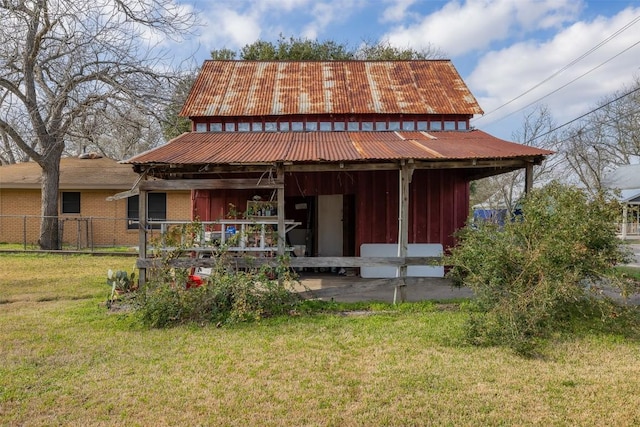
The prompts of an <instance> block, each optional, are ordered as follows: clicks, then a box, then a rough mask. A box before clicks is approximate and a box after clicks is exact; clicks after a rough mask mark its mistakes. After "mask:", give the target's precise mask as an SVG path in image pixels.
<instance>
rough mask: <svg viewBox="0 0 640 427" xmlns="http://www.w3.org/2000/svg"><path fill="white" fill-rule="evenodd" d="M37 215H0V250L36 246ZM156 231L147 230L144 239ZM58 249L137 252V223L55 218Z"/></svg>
mask: <svg viewBox="0 0 640 427" xmlns="http://www.w3.org/2000/svg"><path fill="white" fill-rule="evenodd" d="M42 218H43V217H41V216H38V215H0V249H8V250H20V249H22V250H35V249H39V245H38V239H39V236H40V223H41V222H42ZM159 232H160V230H149V233H150V234H148V238H153V235H154V234H156V233H157V234H159ZM58 233H59V235H60V236H61V239H60V246H59V247H58V249H60V250H77V251H100V250H105V249H109V250H119V251H125V252H126V251H134V252H135V251H137V247H138V239H139V233H138V222H137V221H132V220H130V219H128V218H106V217H82V216H78V217H73V216H59V217H58Z"/></svg>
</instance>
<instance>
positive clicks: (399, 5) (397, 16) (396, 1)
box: [380, 0, 416, 23]
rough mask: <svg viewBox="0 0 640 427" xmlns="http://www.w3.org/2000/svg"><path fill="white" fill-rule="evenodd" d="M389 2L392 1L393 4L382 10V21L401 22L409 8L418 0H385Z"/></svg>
mask: <svg viewBox="0 0 640 427" xmlns="http://www.w3.org/2000/svg"><path fill="white" fill-rule="evenodd" d="M385 1H386V2H387V3H391V6H389V7H387V8H386V9H385V10H384V11H383V12H382V17H381V18H380V22H383V23H384V22H400V21H402V20H404V19H405V18H406V16H407V9H409V7H411V6H412V5H413V4H414V3H415V2H416V0H385Z"/></svg>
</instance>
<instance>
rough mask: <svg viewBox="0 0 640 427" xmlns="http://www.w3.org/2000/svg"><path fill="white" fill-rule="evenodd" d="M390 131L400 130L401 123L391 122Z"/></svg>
mask: <svg viewBox="0 0 640 427" xmlns="http://www.w3.org/2000/svg"><path fill="white" fill-rule="evenodd" d="M389 130H400V122H389Z"/></svg>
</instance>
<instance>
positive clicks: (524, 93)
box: [475, 15, 640, 123]
mask: <svg viewBox="0 0 640 427" xmlns="http://www.w3.org/2000/svg"><path fill="white" fill-rule="evenodd" d="M638 21H640V15H639V16H637V17H636V18H634V19H632V20H631V21H630V22H628V23H627V24H626V25H624V26H623V27H622V28H620V29H618V30H617V31H616V32H614V33H613V34H611V35H610V36H609V37H607V38H606V39H604V40H602V41H601V42H600V43H598V44H597V45H595V46H594V47H592V48H591V49H589V50H588V51H586V52H585V53H583V54H582V55H580V56H579V57H577V58H576V59H574V60H573V61H571V62H570V63H568V64H567V65H565V66H564V67H562V68H561V69H559V70H558V71H556V72H555V73H553V74H551V75H550V76H549V77H547V78H545V79H544V80H542V81H541V82H540V83H538V84H536V85H534V86H532V87H531V88H529V89H527V90H526V91H524V92H523V93H521V94H520V95H518V96H516V97H515V98H512V99H511V100H509V101H507V102H505V103H504V104H502V105H500V106H499V107H497V108H495V109H493V110H491V111H489V112H488V113H485V114H484V115H483V116H481V117H478V118H477V119H475V121H477V120H482V119H483V118H485V117H487V116H489V115H491V114H493V113H495V112H496V111H499V110H500V109H502V108H504V107H506V106H507V105H509V104H511V103H513V102H515V101H517V100H518V99H520V98H522V97H523V96H525V95H527V94H529V93H530V92H532V91H533V90H535V89H537V88H538V87H540V86H542V85H543V84H545V83H546V82H548V81H549V80H551V79H553V78H554V77H556V76H558V75H559V74H561V73H563V72H564V71H566V70H567V69H569V68H570V67H572V66H573V65H575V64H576V63H578V62H579V61H581V60H582V59H584V58H586V57H587V56H589V55H590V54H592V53H593V52H595V51H596V50H598V49H599V48H601V47H602V46H604V45H605V44H607V43H608V42H610V41H611V40H613V39H614V38H616V37H617V36H619V35H620V34H621V33H622V32H624V31H625V30H627V29H628V28H629V27H631V26H632V25H634V24H636V23H637V22H638ZM627 50H628V49H627ZM573 81H575V80H573ZM573 81H571V82H570V83H573ZM565 86H566V85H565ZM565 86H563V87H565ZM560 89H561V88H560ZM552 93H555V91H554V92H551V93H550V94H552ZM550 94H547V95H546V96H549V95H550ZM543 98H544V97H543ZM536 102H537V101H536ZM529 105H531V104H529ZM529 105H528V106H529ZM528 106H527V107H528ZM524 108H526V107H524ZM518 111H521V110H518ZM518 111H515V112H518ZM515 112H514V113H515ZM511 114H513V113H510V114H509V115H507V116H504V117H502V118H501V119H499V120H502V119H504V118H506V117H509V116H510V115H511ZM499 120H498V121H499ZM492 123H494V122H492Z"/></svg>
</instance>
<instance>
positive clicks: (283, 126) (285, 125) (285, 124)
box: [280, 122, 289, 132]
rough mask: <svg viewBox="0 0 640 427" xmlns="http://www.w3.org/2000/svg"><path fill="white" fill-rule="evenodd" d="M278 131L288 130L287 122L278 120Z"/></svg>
mask: <svg viewBox="0 0 640 427" xmlns="http://www.w3.org/2000/svg"><path fill="white" fill-rule="evenodd" d="M280 132H289V122H280Z"/></svg>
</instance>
